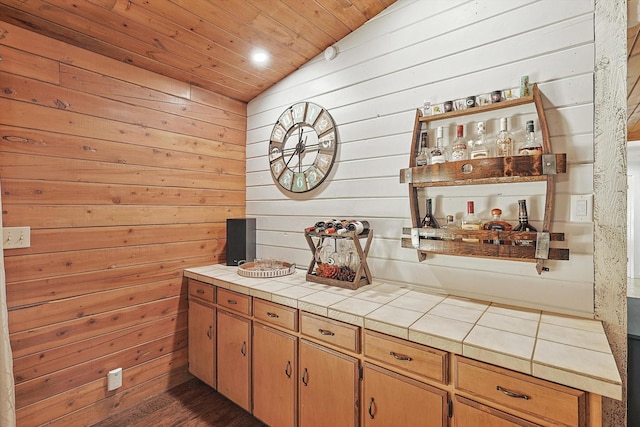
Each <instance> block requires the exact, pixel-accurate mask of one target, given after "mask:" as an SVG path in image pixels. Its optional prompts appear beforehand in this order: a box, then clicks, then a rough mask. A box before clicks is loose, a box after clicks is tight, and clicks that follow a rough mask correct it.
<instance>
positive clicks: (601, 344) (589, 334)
mask: <svg viewBox="0 0 640 427" xmlns="http://www.w3.org/2000/svg"><path fill="white" fill-rule="evenodd" d="M184 276H185V277H188V278H192V279H196V280H199V281H202V282H205V283H209V284H212V285H215V286H218V287H221V288H227V289H230V290H232V291H236V292H239V293H242V294H246V295H251V296H254V297H257V298H261V299H265V300H268V301H273V302H276V303H279V304H283V305H286V306H289V307H294V308H298V309H300V310H304V311H308V312H310V313H315V314H318V315H321V316H325V317H329V318H332V319H336V320H340V321H343V322H346V323H350V324H353V325H357V326H361V327H364V328H367V329H371V330H374V331H378V332H382V333H385V334H388V335H392V336H395V337H398V338H404V339H406V340H410V341H414V342H417V343H420V344H424V345H428V346H430V347H434V348H438V349H441V350H444V351H449V352H452V353H456V354H460V355H463V356H467V357H469V358H472V359H476V360H480V361H483V362H487V363H491V364H494V365H498V366H502V367H504V368H508V369H511V370H514V371H518V372H523V373H525V374H529V375H533V376H535V377H538V378H542V379H545V380H549V381H553V382H557V383H560V384H564V385H567V386H570V387H574V388H578V389H581V390H585V391H590V392H593V393H596V394H600V395H602V396H607V397H611V398H613V399H617V400H620V399H621V396H622V381H621V379H620V374H619V372H618V369H617V367H616V363H615V360H614V358H613V355H612V353H611V349H610V347H609V343H608V341H607V338H606V336H605V333H604V329H603V327H602V323H601V322H599V321H596V320H590V319H584V318H579V317H571V316H565V315H559V314H554V313H548V312H544V311H538V310H531V309H522V308H517V307H512V306H505V305H501V304H495V303H491V302H486V301H477V300H471V299H466V298H460V297H454V296H447V295H439V294H435V293H429V292H428V291H426V290H423V289H420V288H413V287H410V286H399V285H391V284H385V283H379V282H374V283H373V284H371V285H367V286H363V287H361V288H359V289H355V290H351V289H345V288H339V287H336V286H328V285H323V284H319V283H314V282H308V281H306V278H305V277H306V273H305V272H302V271H296V273H294V274H291V275H288V276H283V277H277V278H269V279H262V278H260V279H255V278H247V277H243V276H240V275H238V274H237V267H233V266H226V265H222V264H214V265H208V266H204V267H196V268H189V269H186V270H185V271H184Z"/></svg>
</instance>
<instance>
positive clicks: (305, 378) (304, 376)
mask: <svg viewBox="0 0 640 427" xmlns="http://www.w3.org/2000/svg"><path fill="white" fill-rule="evenodd" d="M302 384H304V385H305V387H306V386H308V385H309V371H307V368H304V372H303V373H302Z"/></svg>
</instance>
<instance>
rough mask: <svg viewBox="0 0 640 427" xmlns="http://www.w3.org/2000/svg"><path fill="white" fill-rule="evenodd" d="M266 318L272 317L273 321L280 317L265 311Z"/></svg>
mask: <svg viewBox="0 0 640 427" xmlns="http://www.w3.org/2000/svg"><path fill="white" fill-rule="evenodd" d="M267 316H269V317H273V318H274V319H277V318H278V317H280V316H278V315H277V314H276V313H272V312H270V311H267Z"/></svg>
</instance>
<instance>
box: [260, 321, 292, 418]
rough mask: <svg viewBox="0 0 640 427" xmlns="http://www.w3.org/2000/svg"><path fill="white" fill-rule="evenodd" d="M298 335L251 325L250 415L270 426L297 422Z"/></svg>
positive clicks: (264, 326) (261, 325)
mask: <svg viewBox="0 0 640 427" xmlns="http://www.w3.org/2000/svg"><path fill="white" fill-rule="evenodd" d="M297 341H298V339H297V337H295V336H293V335H291V334H287V333H284V332H281V331H278V330H276V329H273V328H270V327H268V326H266V325H263V324H261V323H258V322H254V324H253V415H255V416H256V417H257V418H259V419H260V420H262V421H264V422H265V423H266V424H268V425H270V426H271V427H294V426H295V424H296V415H297V412H296V407H297V402H298V399H297V377H298V363H297V360H298V352H297V349H298V346H297Z"/></svg>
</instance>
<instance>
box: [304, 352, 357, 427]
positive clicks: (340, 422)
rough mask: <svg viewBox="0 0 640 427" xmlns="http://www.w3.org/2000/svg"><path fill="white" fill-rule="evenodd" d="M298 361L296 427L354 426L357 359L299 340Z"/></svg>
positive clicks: (355, 419) (355, 417) (355, 423)
mask: <svg viewBox="0 0 640 427" xmlns="http://www.w3.org/2000/svg"><path fill="white" fill-rule="evenodd" d="M299 360H300V365H299V366H300V370H299V381H298V387H299V390H300V392H299V398H300V400H299V406H298V410H299V420H300V427H317V426H320V425H322V426H341V427H352V426H357V425H358V414H359V412H358V380H359V372H358V371H359V369H358V368H359V363H358V359H356V358H355V357H351V356H348V355H346V354H342V353H339V352H337V351H334V350H330V349H328V348H326V347H323V346H321V345H319V344H315V343H312V342H310V341H307V340H304V339H301V340H300V356H299Z"/></svg>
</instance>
